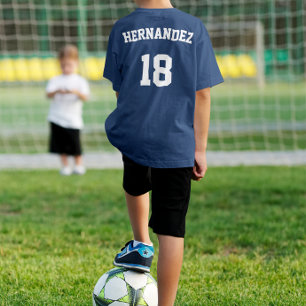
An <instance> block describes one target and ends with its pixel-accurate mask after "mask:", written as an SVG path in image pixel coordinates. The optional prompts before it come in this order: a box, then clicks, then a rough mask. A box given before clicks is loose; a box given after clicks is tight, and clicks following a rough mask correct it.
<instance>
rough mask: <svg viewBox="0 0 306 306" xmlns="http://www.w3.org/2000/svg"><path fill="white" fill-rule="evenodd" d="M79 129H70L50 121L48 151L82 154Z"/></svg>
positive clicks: (74, 154)
mask: <svg viewBox="0 0 306 306" xmlns="http://www.w3.org/2000/svg"><path fill="white" fill-rule="evenodd" d="M80 138H81V137H80V130H79V129H70V128H64V127H62V126H59V125H57V124H55V123H53V122H50V141H49V152H50V153H57V154H67V155H73V156H78V155H81V154H82V147H81V139H80Z"/></svg>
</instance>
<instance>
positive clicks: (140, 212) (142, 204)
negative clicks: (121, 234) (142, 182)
mask: <svg viewBox="0 0 306 306" xmlns="http://www.w3.org/2000/svg"><path fill="white" fill-rule="evenodd" d="M125 198H126V203H127V207H128V211H129V217H130V222H131V226H132V229H133V233H134V239H135V240H137V241H141V242H144V243H147V244H150V243H151V240H150V236H149V228H148V219H149V211H150V193H149V192H147V193H145V194H142V195H139V196H133V195H131V194H129V193H127V192H125Z"/></svg>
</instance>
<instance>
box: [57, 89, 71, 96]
mask: <svg viewBox="0 0 306 306" xmlns="http://www.w3.org/2000/svg"><path fill="white" fill-rule="evenodd" d="M56 93H59V94H62V95H65V94H68V93H70V91H69V90H67V89H59V90H57V91H56Z"/></svg>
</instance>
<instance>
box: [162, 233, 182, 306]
mask: <svg viewBox="0 0 306 306" xmlns="http://www.w3.org/2000/svg"><path fill="white" fill-rule="evenodd" d="M157 237H158V241H159V256H158V262H157V281H158V306H172V305H173V304H174V302H175V297H176V292H177V287H178V282H179V278H180V273H181V267H182V263H183V253H184V238H180V237H173V236H165V235H157Z"/></svg>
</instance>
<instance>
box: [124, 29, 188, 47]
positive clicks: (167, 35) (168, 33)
mask: <svg viewBox="0 0 306 306" xmlns="http://www.w3.org/2000/svg"><path fill="white" fill-rule="evenodd" d="M193 34H194V33H193V32H188V31H186V30H176V29H172V28H162V29H161V28H141V29H137V30H132V31H127V32H122V36H123V38H124V42H125V43H126V44H127V43H132V42H136V41H139V40H147V39H166V40H171V41H181V42H184V43H187V44H192V40H191V39H192V37H193Z"/></svg>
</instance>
